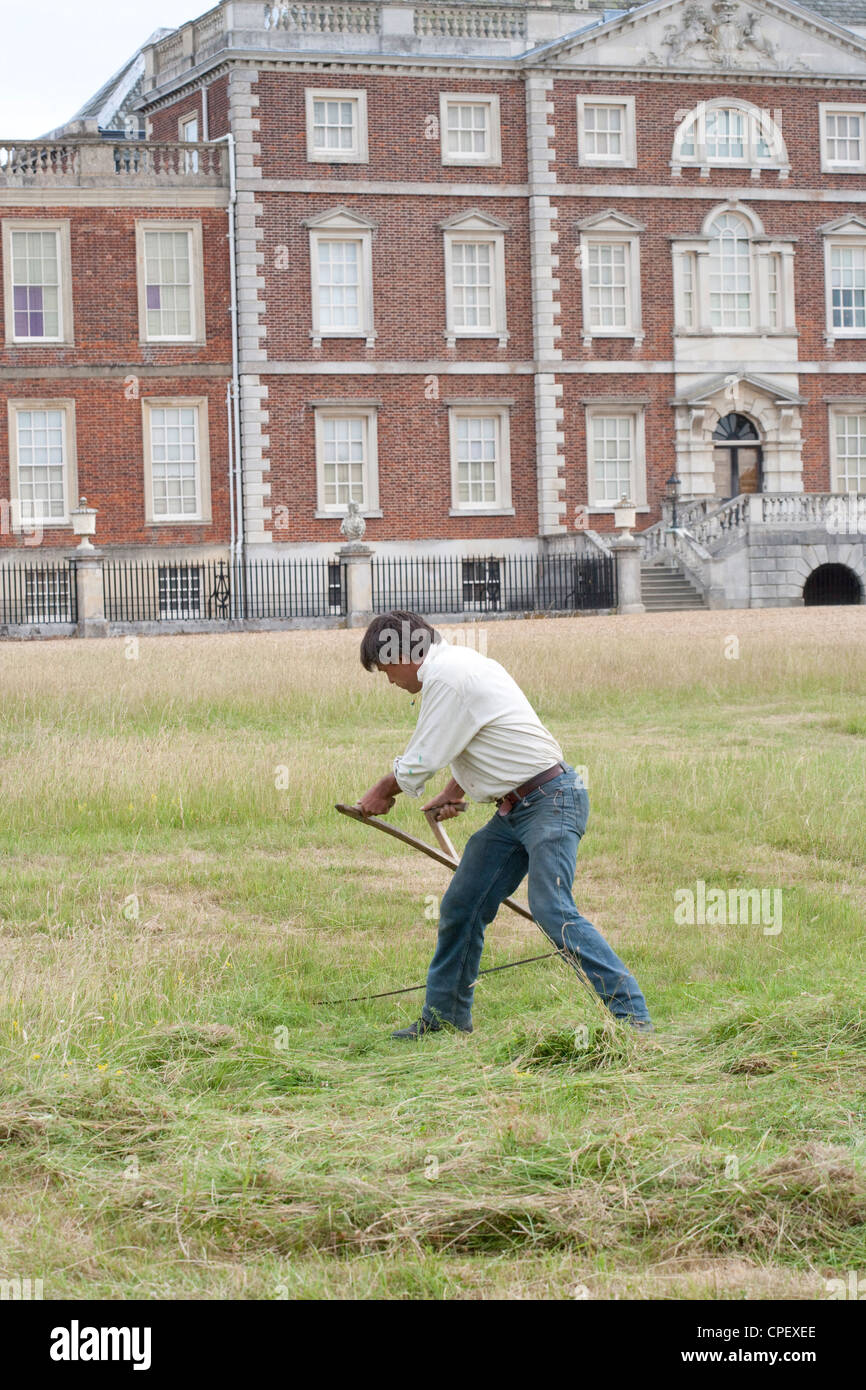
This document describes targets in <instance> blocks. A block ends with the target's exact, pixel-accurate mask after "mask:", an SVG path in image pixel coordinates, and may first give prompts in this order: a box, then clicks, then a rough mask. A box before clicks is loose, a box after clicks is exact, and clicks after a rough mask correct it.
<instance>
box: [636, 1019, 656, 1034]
mask: <svg viewBox="0 0 866 1390" xmlns="http://www.w3.org/2000/svg"><path fill="white" fill-rule="evenodd" d="M629 1023H630V1024H631V1026H632V1028H633V1029H634V1030H635V1032H636V1033H654V1032H655V1030H656V1027H655V1024H654V1023H653V1021H652V1019H649V1018H629Z"/></svg>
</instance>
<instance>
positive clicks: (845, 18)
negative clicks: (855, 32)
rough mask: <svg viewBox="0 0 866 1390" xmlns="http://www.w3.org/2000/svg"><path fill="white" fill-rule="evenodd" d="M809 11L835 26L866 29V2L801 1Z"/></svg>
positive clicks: (839, 0) (845, 0)
mask: <svg viewBox="0 0 866 1390" xmlns="http://www.w3.org/2000/svg"><path fill="white" fill-rule="evenodd" d="M799 3H800V4H801V5H802V6H803V7H804V9H807V10H814V11H815V13H816V14H819V15H822V16H823V18H824V19H831V20H832V21H833V23H834V24H842V25H846V26H848V25H852V24H853V25H859V26H860V27H861V28H863V27H866V0H799Z"/></svg>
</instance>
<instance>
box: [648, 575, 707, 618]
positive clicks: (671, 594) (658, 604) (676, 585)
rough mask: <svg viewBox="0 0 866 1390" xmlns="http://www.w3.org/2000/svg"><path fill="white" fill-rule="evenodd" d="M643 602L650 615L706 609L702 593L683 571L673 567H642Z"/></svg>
mask: <svg viewBox="0 0 866 1390" xmlns="http://www.w3.org/2000/svg"><path fill="white" fill-rule="evenodd" d="M640 588H641V602H642V603H643V605H644V607H645V608H646V610H647V612H648V613H672V612H677V611H679V610H681V609H691V608H706V606H707V605H706V602H705V600H704V598H703V596H702V595H701V593H700V591H699V590H698V589H696V588H695V586H694V584H692V583H691V581H690V580H689V579H687V578H686V576H685V574H684V573H683V571H682V570H681V569H680V568H679V567H677V568H674V567H673V566H671V565H641V568H640Z"/></svg>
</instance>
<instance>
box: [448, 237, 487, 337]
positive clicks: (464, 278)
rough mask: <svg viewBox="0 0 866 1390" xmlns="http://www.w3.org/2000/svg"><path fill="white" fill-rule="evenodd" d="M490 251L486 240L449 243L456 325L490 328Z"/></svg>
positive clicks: (458, 326)
mask: <svg viewBox="0 0 866 1390" xmlns="http://www.w3.org/2000/svg"><path fill="white" fill-rule="evenodd" d="M493 251H494V248H493V245H492V244H491V242H489V241H477V242H476V241H455V242H453V243H452V247H451V275H452V289H453V295H452V302H453V308H454V326H455V328H492V327H493Z"/></svg>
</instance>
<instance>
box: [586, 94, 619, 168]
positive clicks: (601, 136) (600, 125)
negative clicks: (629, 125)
mask: <svg viewBox="0 0 866 1390" xmlns="http://www.w3.org/2000/svg"><path fill="white" fill-rule="evenodd" d="M624 120H625V111H624V109H623V107H622V106H585V107H584V108H583V136H584V149H585V151H586V153H587V154H591V155H597V156H599V157H607V158H611V159H613V158H616V157H618V156H619V155H621V154H622V153H623V126H624Z"/></svg>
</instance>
